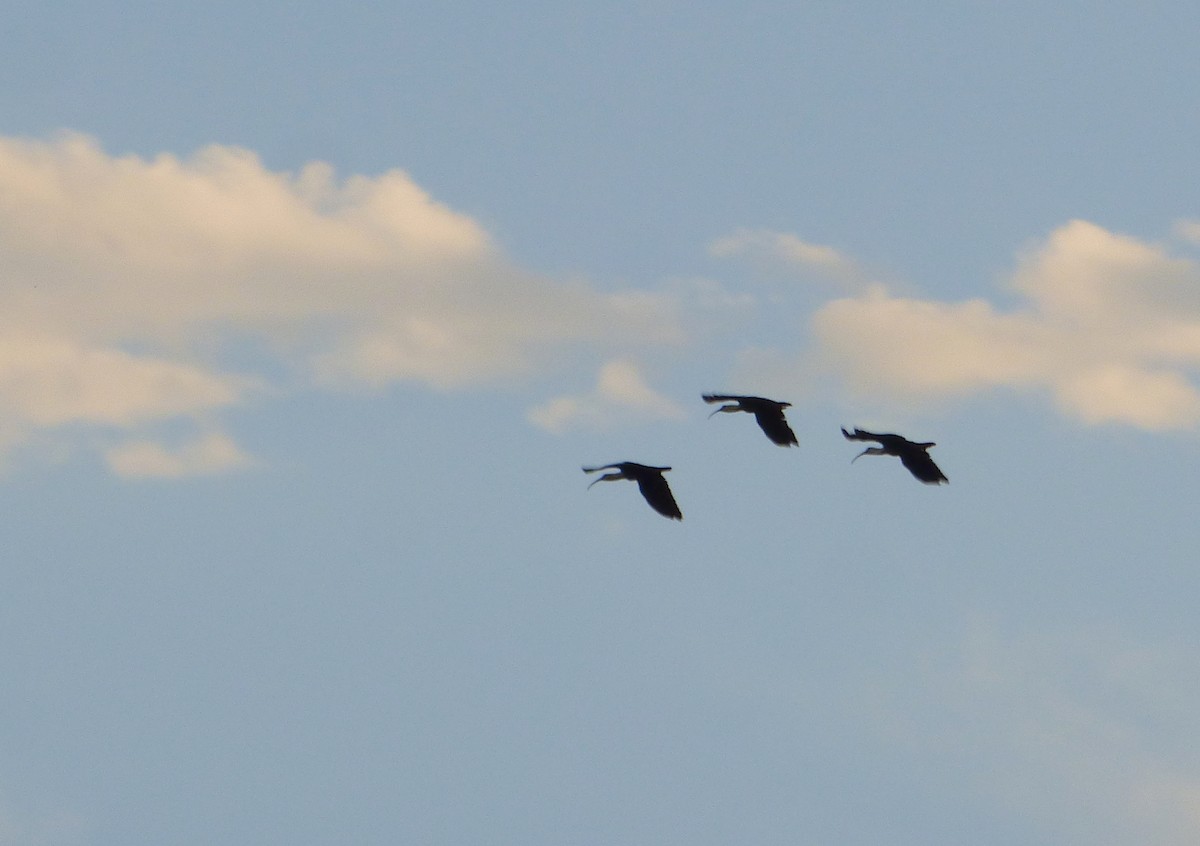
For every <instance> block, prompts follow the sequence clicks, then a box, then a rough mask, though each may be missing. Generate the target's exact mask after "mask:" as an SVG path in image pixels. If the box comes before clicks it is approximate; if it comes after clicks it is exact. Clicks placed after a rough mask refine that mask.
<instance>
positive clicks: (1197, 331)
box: [812, 221, 1200, 430]
mask: <svg viewBox="0 0 1200 846" xmlns="http://www.w3.org/2000/svg"><path fill="white" fill-rule="evenodd" d="M1011 287H1012V290H1013V291H1015V292H1017V293H1018V294H1019V295H1021V296H1022V297H1023V298H1024V300H1025V301H1024V303H1023V304H1021V305H1020V306H1019V307H1018V308H1015V309H1013V310H1011V311H1007V312H1006V311H1000V310H999V309H998V308H997V307H996V306H994V305H993V304H991V303H989V302H988V301H986V300H982V299H974V300H967V301H962V302H956V303H948V302H940V301H931V300H918V299H911V298H903V297H895V296H892V295H891V294H890V293H889V292H888V291H887V290H886V289H884V288H882V287H880V286H875V287H873V288H872V289H871V290H869V291H868V292H866V293H864V294H862V295H860V296H856V297H849V298H843V299H838V300H834V301H832V302H830V303H827V304H826V305H825V306H824V307H822V308H821V309H819V310H818V311H817V313H816V314H815V315H814V316H813V319H812V325H813V329H814V333H815V336H816V342H817V346H818V354H819V356H820V358H821V359H822V361H823V362H824V364H825V365H826V366H827V367H828V368H829V369H830V370H832V371H834V372H836V373H839V374H841V375H842V376H843V377H844V378H845V380H846V382H847V383H848V385H849V386H850V388H851V389H852V390H853V391H855V392H856V393H859V394H863V395H871V396H875V397H879V398H882V399H884V400H886V401H893V402H899V403H913V404H915V403H925V402H928V401H930V400H937V399H940V398H946V397H954V396H963V395H967V394H971V393H975V392H978V391H983V390H988V389H992V388H999V387H1005V388H1016V389H1023V390H1038V391H1045V392H1048V393H1049V394H1050V395H1051V396H1053V398H1054V400H1055V401H1056V403H1057V404H1058V405H1059V407H1060V408H1061V409H1062V410H1063V411H1064V412H1065V413H1067V414H1069V415H1071V416H1073V417H1076V418H1077V419H1079V420H1081V421H1084V422H1086V423H1122V424H1126V425H1131V426H1137V427H1141V428H1144V429H1150V430H1163V429H1179V428H1190V427H1194V426H1196V425H1197V424H1200V392H1198V391H1197V390H1196V387H1195V385H1194V384H1193V380H1194V378H1195V377H1196V375H1197V369H1198V368H1200V265H1197V264H1196V263H1195V262H1193V261H1190V260H1187V259H1181V258H1176V257H1172V256H1170V255H1168V254H1167V252H1166V251H1165V249H1164V248H1163V247H1161V246H1158V245H1154V244H1147V243H1144V242H1141V241H1138V240H1136V239H1133V238H1129V237H1126V236H1121V235H1117V234H1114V233H1112V232H1109V231H1107V230H1105V229H1103V228H1101V227H1099V226H1096V225H1095V224H1091V223H1087V222H1085V221H1072V222H1071V223H1068V224H1066V225H1065V226H1063V227H1061V228H1059V229H1058V230H1056V231H1055V232H1053V233H1052V234H1051V236H1050V237H1049V238H1048V239H1047V240H1046V242H1045V243H1043V244H1042V245H1040V246H1039V247H1038V248H1036V249H1034V250H1032V251H1030V252H1029V253H1028V254H1026V255H1025V256H1023V257H1022V259H1021V260H1020V262H1019V263H1018V266H1017V268H1016V271H1015V273H1014V274H1013V278H1012V280H1011Z"/></svg>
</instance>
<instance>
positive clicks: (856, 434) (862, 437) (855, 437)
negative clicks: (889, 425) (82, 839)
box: [842, 428, 895, 443]
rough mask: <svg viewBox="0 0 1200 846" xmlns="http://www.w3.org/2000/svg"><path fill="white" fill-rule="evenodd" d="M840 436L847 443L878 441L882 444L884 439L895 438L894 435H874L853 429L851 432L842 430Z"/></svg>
mask: <svg viewBox="0 0 1200 846" xmlns="http://www.w3.org/2000/svg"><path fill="white" fill-rule="evenodd" d="M842 434H843V435H845V436H846V440H848V441H879V442H880V443H883V439H884V438H888V437H895V435H876V434H875V433H874V432H868V431H866V430H864V429H855V430H854V431H853V432H847V431H846V430H845V429H844V428H843V429H842Z"/></svg>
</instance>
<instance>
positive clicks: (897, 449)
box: [583, 394, 950, 520]
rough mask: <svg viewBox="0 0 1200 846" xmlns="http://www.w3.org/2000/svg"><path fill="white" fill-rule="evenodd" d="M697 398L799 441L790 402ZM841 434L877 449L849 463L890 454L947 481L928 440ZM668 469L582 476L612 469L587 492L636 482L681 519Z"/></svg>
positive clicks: (631, 466) (620, 469) (929, 480)
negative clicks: (597, 486) (604, 485)
mask: <svg viewBox="0 0 1200 846" xmlns="http://www.w3.org/2000/svg"><path fill="white" fill-rule="evenodd" d="M701 398H702V399H703V400H704V401H705V402H707V403H716V402H722V403H727V405H722V406H721V407H720V408H718V409H716V410H715V411H713V412H712V414H710V415H708V416H709V417H710V418H711V417H712V416H713V414H718V413H720V412H722V411H724V412H726V413H731V414H732V413H736V412H738V411H745V412H746V413H748V414H753V415H754V419H755V420H757V421H758V426H759V428H760V429H762V430H763V432H764V434H766V436H767V437H768V438H769V439H770V440H771V442H772V443H774V444H778V445H779V446H782V447H789V446H798V445H799V443H800V442H799V441H798V440H797V439H796V433H795V432H793V431H792V427H791V426H789V425H788V422H787V418H786V417H784V414H783V410H784V409H785V408H790V407H791V403H790V402H780V401H779V400H772V399H766V398H765V397H743V396H737V395H736V394H701ZM842 434H843V435H845V436H846V439H847V440H850V441H874V442H875V443H877V444H879V446H873V447H867V448H866V449H864V450H863V451H862V452H860V453H859V454H858V455H856V456H854V458H852V459H850V463H851V464H853V463H854V462H855V461H857V460H858V459H860V458H862V457H863V456H864V455H894V456H896V457H897V458H899V459H900V463H901V464H903V465H904V466H905V467H906V468H908V472H910V473H912V474H913V475H914V476H915V477H917V478H918V479H920V480H921V481H922V482H924V483H925V484H927V485H940V484H942V483H943V482H949V481H950V480H949V479H947V478H946V475H945V474H944V473H943V472H942V471H941V469H940V468H939V467H938V466H937V465H936V464H934V463H933V459H932V458H930V457H929V448H930V447H932V446H937V444H935V443H933V442H932V441H928V442H924V443H917V442H915V441H910V440H909V439H908V438H905V437H902V436H900V435H892V434H887V433H884V434H880V433H876V432H867V431H865V430H863V429H855V430H854V431H853V432H847V431H846V430H845V429H842ZM670 469H671V468H670V467H654V466H651V465H649V464H638V463H637V462H636V461H619V462H617V463H615V464H603V465H601V466H599V467H584V468H583V472H584V473H598V472H600V471H601V470H613V471H615V472H613V473H605V474H604V475H603V476H601V477H600V478H598V479H596V480H595V481H593V482H592V484H591V485H588V490H591V488H592V485H594V484H596V482H616V481H620V480H621V479H628V480H629V481H631V482H637V485H638V490H640V491H641V492H642V496H643V497H645V499H646V502H648V503H650V507H651V508H653V509H654V510H655V511H657V512H658V513H659V514H661V515H663V516H664V517H669V518H671V519H672V520H682V519H683V512H682V511H680V510H679V505H678V504H677V503H676V502H675V497H674V496H673V495H672V494H671V488H670V486H669V485H667V480H666V479H665V478H663V473H665V472H667V471H668V470H670Z"/></svg>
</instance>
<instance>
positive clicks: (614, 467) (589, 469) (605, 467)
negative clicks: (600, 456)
mask: <svg viewBox="0 0 1200 846" xmlns="http://www.w3.org/2000/svg"><path fill="white" fill-rule="evenodd" d="M620 469H621V465H620V464H603V465H601V466H599V467H584V468H583V472H584V473H599V472H600V471H601V470H620Z"/></svg>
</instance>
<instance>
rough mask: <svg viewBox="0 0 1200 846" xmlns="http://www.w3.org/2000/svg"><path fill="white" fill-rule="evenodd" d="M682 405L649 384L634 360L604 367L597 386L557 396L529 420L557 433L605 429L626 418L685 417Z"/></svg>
mask: <svg viewBox="0 0 1200 846" xmlns="http://www.w3.org/2000/svg"><path fill="white" fill-rule="evenodd" d="M684 416H685V415H684V411H683V409H682V408H680V407H679V405H678V404H677V403H675V402H673V401H671V400H670V399H668V398H666V397H664V396H663V395H662V394H659V393H658V392H657V391H655V390H654V389H653V388H651V387H650V386H649V385H647V384H646V382H645V380H644V379H643V378H642V374H641V372H640V371H639V370H638V368H637V366H636V365H635V364H634V363H633V362H630V361H610V362H608V363H607V364H605V365H604V366H603V367H601V368H600V372H599V374H598V375H597V378H596V387H595V388H594V389H592V390H591V391H590V392H588V393H585V394H578V395H572V396H561V397H556V398H554V399H552V400H550V401H548V402H546V403H544V404H543V405H540V406H538V407H536V408H534V409H531V410H530V412H529V420H530V422H531V423H533V424H534V425H537V426H540V427H542V428H543V429H546V430H547V431H549V432H554V433H555V434H558V433H561V432H563V431H565V430H567V429H570V428H576V427H584V428H591V429H601V428H605V427H608V426H611V425H615V424H616V423H618V422H619V421H622V420H630V419H633V420H654V419H663V420H681V419H683V417H684Z"/></svg>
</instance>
